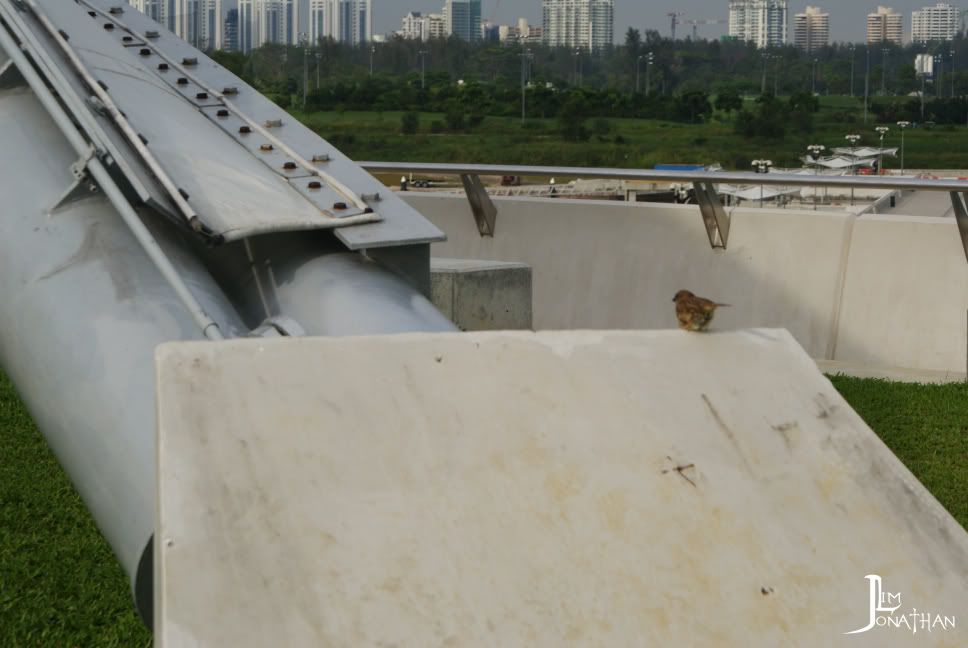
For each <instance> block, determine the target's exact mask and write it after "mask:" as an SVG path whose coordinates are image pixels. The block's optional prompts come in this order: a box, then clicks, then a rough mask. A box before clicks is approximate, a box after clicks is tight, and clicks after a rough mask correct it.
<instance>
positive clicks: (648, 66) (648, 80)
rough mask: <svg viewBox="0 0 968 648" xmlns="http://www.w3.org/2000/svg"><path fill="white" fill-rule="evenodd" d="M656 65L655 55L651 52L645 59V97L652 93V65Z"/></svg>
mask: <svg viewBox="0 0 968 648" xmlns="http://www.w3.org/2000/svg"><path fill="white" fill-rule="evenodd" d="M653 63H655V54H653V53H652V52H649V53H648V54H646V59H645V96H646V97H648V96H649V94H650V93H651V91H652V64H653Z"/></svg>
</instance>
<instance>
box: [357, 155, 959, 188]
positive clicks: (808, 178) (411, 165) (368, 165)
mask: <svg viewBox="0 0 968 648" xmlns="http://www.w3.org/2000/svg"><path fill="white" fill-rule="evenodd" d="M357 164H359V165H360V166H361V167H363V168H364V169H366V170H367V171H370V172H385V171H401V172H407V171H412V172H415V173H439V174H446V175H479V176H487V175H490V176H502V175H516V176H549V177H560V176H565V177H569V176H570V177H575V178H603V179H612V180H643V181H647V182H689V183H692V182H707V183H711V184H750V185H760V184H764V185H774V186H784V187H841V188H850V187H865V188H868V189H903V190H912V191H948V192H950V191H961V192H965V191H968V181H965V180H935V179H929V178H899V177H896V176H824V175H822V176H820V177H816V176H812V175H796V174H791V173H769V174H760V173H750V172H743V171H652V170H648V169H644V170H643V169H615V168H594V167H557V166H523V165H513V164H438V163H434V162H357Z"/></svg>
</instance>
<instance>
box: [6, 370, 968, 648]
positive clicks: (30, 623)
mask: <svg viewBox="0 0 968 648" xmlns="http://www.w3.org/2000/svg"><path fill="white" fill-rule="evenodd" d="M832 380H833V382H834V385H835V386H836V387H837V389H838V390H840V392H841V393H842V394H843V395H844V397H845V398H846V399H847V400H848V401H849V402H850V404H851V405H852V406H853V407H854V408H855V409H856V410H857V411H858V412H859V413H860V415H861V416H862V417H864V420H866V421H867V422H868V423H869V424H870V426H871V427H872V428H873V429H874V430H875V431H876V432H877V433H878V434H879V435H880V436H881V438H882V439H884V441H885V442H886V443H887V445H888V446H890V447H891V449H892V450H893V451H894V452H895V453H896V454H897V455H898V457H900V459H901V460H902V461H904V463H905V464H906V465H907V466H908V467H909V468H910V469H911V471H912V472H914V474H915V475H916V476H917V477H918V479H920V480H921V481H922V483H924V485H925V486H926V487H927V488H928V490H930V491H931V492H932V493H934V495H935V496H936V497H937V498H938V499H939V500H940V501H941V503H942V504H943V505H944V506H946V507H947V508H948V510H949V511H950V512H951V513H952V514H953V515H954V516H955V518H957V519H958V521H959V522H960V523H961V524H962V525H963V526H966V527H968V386H966V385H964V384H957V385H941V386H935V385H910V384H903V383H889V382H884V381H878V380H862V379H854V378H845V377H834V378H833V379H832ZM150 641H151V636H150V633H149V632H148V631H147V630H146V629H145V628H144V627H143V626H142V625H141V623H140V621H139V620H138V618H137V617H136V615H135V613H134V608H133V607H132V604H131V599H130V594H129V591H128V584H127V581H126V578H125V576H124V574H123V572H122V571H121V568H120V567H119V566H118V564H117V562H116V561H115V559H114V557H113V555H112V554H111V550H110V549H109V547H108V546H107V544H106V543H105V542H104V540H103V539H102V538H101V535H100V533H98V531H97V529H96V528H95V526H94V522H93V520H91V517H90V515H89V514H88V513H87V511H86V509H85V508H84V505H83V504H82V503H81V500H80V498H79V497H78V495H77V493H76V492H75V491H74V489H73V488H72V487H71V485H70V482H69V481H68V480H67V478H66V476H65V475H64V472H63V471H62V470H61V469H60V466H59V465H58V464H57V461H56V459H55V458H54V456H53V455H52V454H51V452H50V450H49V449H48V448H47V445H46V444H45V442H44V440H43V437H41V435H40V434H39V432H38V431H37V428H36V427H35V426H34V424H33V422H32V421H31V419H30V417H29V415H28V414H27V412H26V411H25V410H24V408H23V406H22V405H21V403H20V401H19V399H18V398H17V395H16V393H15V392H14V390H13V387H12V386H11V385H10V383H9V382H8V381H7V380H6V378H4V377H3V376H2V375H0V646H2V647H4V648H6V647H8V646H10V647H13V646H44V647H46V646H85V647H86V646H145V645H148V644H149V643H150Z"/></svg>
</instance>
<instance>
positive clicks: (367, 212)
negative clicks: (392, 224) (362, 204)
mask: <svg viewBox="0 0 968 648" xmlns="http://www.w3.org/2000/svg"><path fill="white" fill-rule="evenodd" d="M363 213H364V214H372V213H373V208H372V207H367V208H366V209H364V210H363Z"/></svg>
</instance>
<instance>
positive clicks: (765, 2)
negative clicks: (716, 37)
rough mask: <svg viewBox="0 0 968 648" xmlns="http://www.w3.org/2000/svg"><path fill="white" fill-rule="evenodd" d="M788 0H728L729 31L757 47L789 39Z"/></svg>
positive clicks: (779, 43)
mask: <svg viewBox="0 0 968 648" xmlns="http://www.w3.org/2000/svg"><path fill="white" fill-rule="evenodd" d="M787 5H788V0H729V35H730V37H731V38H735V39H736V40H740V41H747V42H752V43H755V44H756V46H757V47H759V48H764V47H775V46H778V45H785V44H786V42H787V13H788V7H787Z"/></svg>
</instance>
